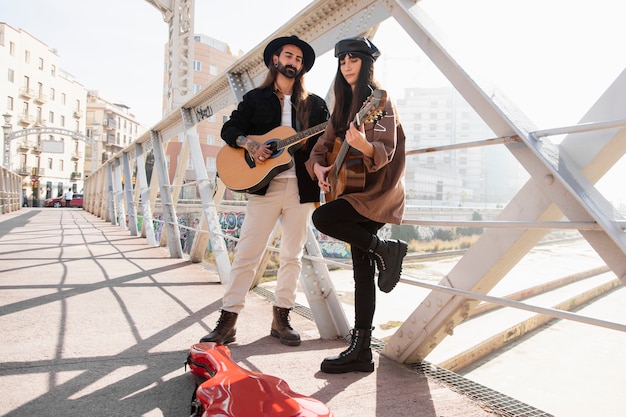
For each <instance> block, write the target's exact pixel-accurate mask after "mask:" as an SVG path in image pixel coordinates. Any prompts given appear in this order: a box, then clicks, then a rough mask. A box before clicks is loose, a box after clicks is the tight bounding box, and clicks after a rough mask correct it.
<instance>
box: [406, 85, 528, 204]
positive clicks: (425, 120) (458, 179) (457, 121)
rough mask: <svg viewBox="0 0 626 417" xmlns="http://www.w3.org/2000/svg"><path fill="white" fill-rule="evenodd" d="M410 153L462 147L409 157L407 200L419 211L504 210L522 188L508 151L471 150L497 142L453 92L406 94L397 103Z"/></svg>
mask: <svg viewBox="0 0 626 417" xmlns="http://www.w3.org/2000/svg"><path fill="white" fill-rule="evenodd" d="M397 104H398V106H399V108H400V114H401V117H402V125H403V127H404V130H405V133H406V136H407V142H406V149H407V150H408V151H410V150H420V149H433V148H437V147H440V146H445V145H461V146H460V147H459V148H458V149H455V150H446V151H437V152H425V153H419V154H417V155H411V156H408V157H407V168H406V179H405V181H406V190H407V200H409V201H410V202H411V203H412V204H416V205H442V206H459V205H478V204H480V205H484V204H489V205H503V204H504V203H506V202H507V201H508V200H509V199H510V198H511V197H512V196H513V195H515V193H516V192H517V190H518V188H519V187H520V184H521V178H520V175H521V170H520V167H519V164H518V163H517V161H516V160H515V158H514V157H513V156H512V155H511V153H510V152H509V151H508V150H507V149H506V148H505V147H504V145H490V146H475V147H474V146H471V147H470V146H467V147H463V146H462V144H468V143H472V142H481V141H484V140H486V139H491V138H494V134H493V132H492V131H491V129H489V127H488V126H487V125H486V123H485V122H484V121H483V120H482V119H481V118H480V117H479V116H478V115H477V114H476V112H475V111H474V110H473V109H472V107H471V106H470V105H469V104H468V103H467V102H466V101H465V100H463V98H462V97H461V96H460V94H459V93H458V92H457V91H456V90H455V89H453V88H451V87H438V88H417V87H411V88H406V89H405V94H404V97H402V98H400V99H398V100H397Z"/></svg>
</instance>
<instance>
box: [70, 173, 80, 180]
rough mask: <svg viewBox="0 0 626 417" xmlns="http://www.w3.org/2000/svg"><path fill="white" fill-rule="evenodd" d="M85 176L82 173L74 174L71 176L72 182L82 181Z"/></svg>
mask: <svg viewBox="0 0 626 417" xmlns="http://www.w3.org/2000/svg"><path fill="white" fill-rule="evenodd" d="M82 176H83V174H82V172H72V173H71V174H70V181H76V180H79V179H81V178H82Z"/></svg>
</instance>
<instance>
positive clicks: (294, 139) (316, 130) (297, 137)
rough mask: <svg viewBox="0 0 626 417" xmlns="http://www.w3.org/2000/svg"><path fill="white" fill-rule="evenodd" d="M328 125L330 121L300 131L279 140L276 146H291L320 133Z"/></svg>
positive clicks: (278, 147) (279, 147)
mask: <svg viewBox="0 0 626 417" xmlns="http://www.w3.org/2000/svg"><path fill="white" fill-rule="evenodd" d="M327 125H328V122H324V123H320V124H319V125H317V126H313V127H310V128H308V129H305V130H303V131H302V132H298V133H296V134H295V135H292V136H289V137H288V138H285V139H281V140H279V141H278V142H276V143H277V145H276V148H277V149H281V148H284V147H285V146H289V145H291V144H294V143H296V142H300V141H301V140H304V139H306V138H309V137H311V136H313V135H315V134H316V133H319V132H321V131H322V130H324V129H326V126H327Z"/></svg>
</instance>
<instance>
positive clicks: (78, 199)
mask: <svg viewBox="0 0 626 417" xmlns="http://www.w3.org/2000/svg"><path fill="white" fill-rule="evenodd" d="M44 205H45V206H46V207H65V200H64V199H63V197H55V198H47V199H46V201H44ZM82 206H83V195H82V194H74V196H73V197H72V200H71V201H70V207H82Z"/></svg>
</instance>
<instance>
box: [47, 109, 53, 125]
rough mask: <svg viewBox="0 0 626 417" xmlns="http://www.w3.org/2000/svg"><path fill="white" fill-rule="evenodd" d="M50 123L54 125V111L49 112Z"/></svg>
mask: <svg viewBox="0 0 626 417" xmlns="http://www.w3.org/2000/svg"><path fill="white" fill-rule="evenodd" d="M48 121H49V122H50V123H54V112H53V111H51V112H48Z"/></svg>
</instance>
